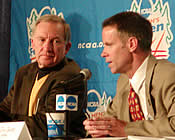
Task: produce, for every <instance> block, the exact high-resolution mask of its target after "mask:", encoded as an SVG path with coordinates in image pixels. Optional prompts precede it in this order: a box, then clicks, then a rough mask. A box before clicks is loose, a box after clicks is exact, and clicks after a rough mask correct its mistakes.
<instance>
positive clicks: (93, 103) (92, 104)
mask: <svg viewBox="0 0 175 140" xmlns="http://www.w3.org/2000/svg"><path fill="white" fill-rule="evenodd" d="M98 106H99V98H98V96H97V94H96V93H95V92H91V93H89V94H88V104H87V109H88V111H89V112H95V111H96V110H97V108H98Z"/></svg>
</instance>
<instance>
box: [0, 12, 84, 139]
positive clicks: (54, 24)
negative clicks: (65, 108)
mask: <svg viewBox="0 0 175 140" xmlns="http://www.w3.org/2000/svg"><path fill="white" fill-rule="evenodd" d="M31 43H32V48H33V49H34V51H35V56H36V61H37V62H35V63H31V64H27V65H25V66H23V67H21V68H20V69H19V70H18V71H17V72H16V76H15V80H14V84H13V86H12V88H11V89H10V91H9V94H8V95H7V97H6V98H5V99H4V100H3V101H2V102H1V103H0V120H1V121H20V120H22V121H25V122H26V124H27V126H28V128H29V131H30V133H31V136H32V137H33V138H39V139H47V135H48V133H47V122H46V113H47V112H55V111H56V95H57V94H60V93H62V94H67V91H65V87H64V86H63V85H62V83H63V81H67V80H70V79H72V77H74V76H76V75H77V74H79V72H80V67H79V66H78V64H77V63H75V61H73V60H72V59H67V58H66V57H65V55H66V54H67V53H68V51H69V49H70V47H71V42H70V27H69V25H68V24H67V23H66V22H65V21H64V19H62V18H60V17H58V16H57V15H44V16H42V17H40V18H39V19H38V20H37V22H36V24H35V26H34V27H33V30H32V40H31ZM69 88H71V89H70V92H72V93H69V94H78V111H75V112H70V113H69V115H68V119H69V123H68V125H69V132H68V134H67V135H71V136H77V137H84V135H85V130H84V128H83V125H82V122H83V120H84V119H85V118H86V117H85V115H84V113H83V110H84V109H85V108H86V94H85V92H86V83H85V82H84V80H83V79H78V80H77V81H74V82H73V83H72V84H71V86H70V87H69Z"/></svg>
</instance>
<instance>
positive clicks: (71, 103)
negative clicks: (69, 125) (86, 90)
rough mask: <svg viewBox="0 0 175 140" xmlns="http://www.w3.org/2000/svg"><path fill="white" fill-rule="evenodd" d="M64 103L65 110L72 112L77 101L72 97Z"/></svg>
mask: <svg viewBox="0 0 175 140" xmlns="http://www.w3.org/2000/svg"><path fill="white" fill-rule="evenodd" d="M66 103H67V108H68V109H70V110H72V109H75V107H76V103H77V101H76V98H75V97H74V96H69V97H68V98H67V100H66Z"/></svg>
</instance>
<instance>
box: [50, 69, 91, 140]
mask: <svg viewBox="0 0 175 140" xmlns="http://www.w3.org/2000/svg"><path fill="white" fill-rule="evenodd" d="M91 75H92V74H91V72H90V70H88V69H82V70H81V71H80V73H78V74H77V75H75V76H73V77H72V78H70V79H69V80H65V81H61V82H60V83H59V84H58V87H57V88H58V89H60V88H61V89H62V90H61V91H62V92H61V93H57V94H56V112H57V113H56V112H55V113H54V114H53V115H55V116H58V115H59V117H55V118H53V120H54V121H55V122H62V123H56V125H61V127H62V128H61V129H62V130H61V129H60V127H59V128H58V127H54V128H53V127H52V128H53V129H51V128H48V136H50V137H59V138H63V139H65V138H69V139H71V138H73V137H74V136H72V135H70V134H71V133H70V132H69V119H68V113H69V112H71V111H78V109H80V110H81V108H82V105H80V103H78V95H81V94H82V91H86V92H87V90H86V88H87V87H86V81H87V80H89V79H90V78H91ZM58 91H60V90H58ZM81 96H84V95H83V94H82V95H81ZM83 100H84V101H85V97H84V99H83ZM84 101H83V102H84ZM81 102H82V101H81ZM78 104H79V105H80V107H79V108H78ZM60 115H61V116H60ZM49 116H50V115H49ZM49 119H50V118H49ZM52 125H54V124H53V123H52ZM53 130H54V131H53ZM57 132H59V134H58V133H57ZM56 133H57V134H56Z"/></svg>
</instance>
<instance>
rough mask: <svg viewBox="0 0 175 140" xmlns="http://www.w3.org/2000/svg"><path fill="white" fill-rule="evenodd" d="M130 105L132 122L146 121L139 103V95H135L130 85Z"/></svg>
mask: <svg viewBox="0 0 175 140" xmlns="http://www.w3.org/2000/svg"><path fill="white" fill-rule="evenodd" d="M128 103H129V112H130V115H131V119H132V121H138V120H144V115H143V112H142V109H141V106H140V103H139V98H138V95H137V94H136V93H135V91H134V89H133V88H132V86H131V85H130V93H129V96H128Z"/></svg>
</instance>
